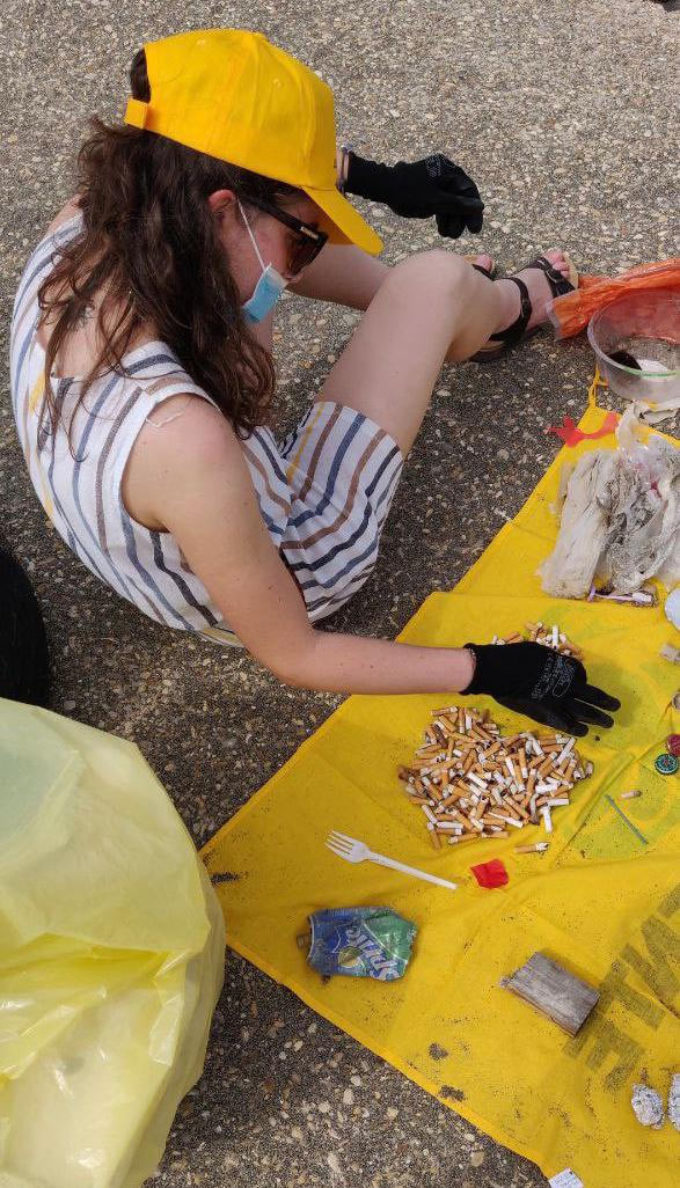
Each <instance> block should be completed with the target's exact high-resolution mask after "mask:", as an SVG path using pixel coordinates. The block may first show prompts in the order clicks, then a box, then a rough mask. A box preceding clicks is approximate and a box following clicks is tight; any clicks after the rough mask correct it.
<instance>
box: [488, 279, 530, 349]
mask: <svg viewBox="0 0 680 1188" xmlns="http://www.w3.org/2000/svg"><path fill="white" fill-rule="evenodd" d="M532 267H533V265H532ZM507 279H508V280H511V281H512V283H513V285H517V288H518V289H519V296H520V311H519V314H518V316H517V317H516V318H515V320H514V322H513V323H512V324H511V325H510V326H508V327H507V329H505V330H499V332H498V334H492V335H491V337H490V338H489V342H502V343H503V344H504V345H505V346H506V347H513V346H515V344H516V343H518V342H519V341H520V339H521V338H522V337H523V335H524V331H525V330H526V328H527V326H528V324H529V318H530V317H531V311H532V309H533V306H532V304H531V298H530V297H529V290H528V289H527V287H526V285H525V283H524V281H523V280H521V278H520V277H519V276H509V277H508V278H507Z"/></svg>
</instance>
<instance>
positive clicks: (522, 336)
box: [469, 252, 578, 363]
mask: <svg viewBox="0 0 680 1188" xmlns="http://www.w3.org/2000/svg"><path fill="white" fill-rule="evenodd" d="M564 258H565V260H566V262H567V264H568V265H569V274H568V277H566V276H563V275H562V273H561V272H558V270H557V269H556V268H555V266H554V265H553V264H551V263H550V260H548V259H547V257H546V256H537V257H536V259H535V260H532V261H531V263H530V264H525V265H523V267H522V268H521V269H519V271H520V272H525V271H527V269H529V268H535V269H537V270H539V271H540V272H544V273H545V275H546V278H547V280H548V285H549V286H550V293H551V296H552V297H553V298H555V297H561V296H562V295H563V294H564V293H573V291H574V289H577V288H578V272H577V270H576V268H575V267H574V265H573V264H572V262H571V260H570V259H569V256H568V255H567V253H566V252H565V253H564ZM474 267H475V266H474V265H473V268H474ZM478 271H480V272H486V269H483V268H478ZM507 279H508V280H511V281H513V283H514V284H516V285H517V288H518V289H519V294H520V312H519V314H518V316H517V317H516V318H515V321H514V322H513V323H512V325H510V326H508V327H507V329H506V330H500V331H499V332H498V334H492V335H491V337H490V338H489V342H490V343H494V342H497V343H499V344H500V345H499V346H486V347H482V349H481V351H477V353H476V354H475V355H471V356H470V359H469V362H471V363H490V362H491V361H492V360H493V359H500V358H502V356H503V355H506V354H507V353H508V351H510V350H512V348H513V347H515V346H517V344H518V343H520V342H526V341H527V340H528V339H530V338H533V336H534V334H537V333H538V331H539V330H540V329H541V328H542V326H543V324H544V323H543V322H540V323H539V324H538V326H532V328H531V330H527V326H528V324H529V319H530V317H531V312H532V308H533V307H532V304H531V298H530V297H529V290H528V289H527V287H526V285H525V283H524V281H523V280H522V279H521V278H520V277H519V276H509V277H508V278H507Z"/></svg>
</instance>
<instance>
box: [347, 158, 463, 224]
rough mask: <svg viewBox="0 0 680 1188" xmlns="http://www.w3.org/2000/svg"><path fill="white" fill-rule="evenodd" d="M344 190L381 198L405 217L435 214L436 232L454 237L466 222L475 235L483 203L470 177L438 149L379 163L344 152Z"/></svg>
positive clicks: (377, 200) (376, 198) (365, 196)
mask: <svg viewBox="0 0 680 1188" xmlns="http://www.w3.org/2000/svg"><path fill="white" fill-rule="evenodd" d="M344 189H345V192H346V193H348V194H358V196H359V197H360V198H369V199H370V200H371V201H372V202H382V203H384V204H385V206H389V208H390V210H393V211H394V213H395V214H398V215H401V216H402V217H403V218H405V219H428V218H430V217H431V216H432V215H436V216H437V230H438V231H439V234H440V235H445V236H448V237H449V238H450V239H458V236H459V235H462V234H463V231H464V230H465V228H466V227H467V229H468V231H472V233H473V234H474V235H476V234H477V233H478V232H479V231H481V229H482V218H483V215H482V211H483V210H484V203H483V202H482V200H481V198H480V196H479V190H478V189H477V187H476V185H475V183H474V182H473V180H472V178H471V177H468V175H467V173H465V171H464V170H463V169H461V168H460V166H459V165H454V163H453V161H449V159H448V157H444V156H442V154H441V153H434V154H433V156H431V157H425V158H424V160H422V161H414V162H413V164H410V165H409V164H408V163H407V162H406V161H398V162H397V164H396V165H379V164H378V163H377V162H376V161H366V160H364V159H363V158H362V157H357V155H356V153H349V154H348V166H347V180H346V182H345V186H344Z"/></svg>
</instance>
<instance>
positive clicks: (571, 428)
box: [546, 412, 619, 446]
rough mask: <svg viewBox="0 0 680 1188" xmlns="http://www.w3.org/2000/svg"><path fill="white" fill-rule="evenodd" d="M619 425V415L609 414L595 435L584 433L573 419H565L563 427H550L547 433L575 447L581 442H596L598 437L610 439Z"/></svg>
mask: <svg viewBox="0 0 680 1188" xmlns="http://www.w3.org/2000/svg"><path fill="white" fill-rule="evenodd" d="M618 423H619V416H618V413H615V412H608V413H607V415H606V417H605V419H604V421H603V422H602V424H601V425H600V428H599V429H596V430H595V432H594V433H584V432H583V430H582V429H579V427H578V425H577V424H576V423H575V422H574V421H573V420H572V418H571V417H565V418H564V421H563V423H562V424H561V425H549V426H548V428H547V429H546V433H554V434H555V437H561V438H562V441H563V442H564V444H565V445H567V446H575V445H578V443H579V442H580V441H596V440H597V439H598V437H609V435H610V433H613V432H614V430H615V429H616V426H617V425H618Z"/></svg>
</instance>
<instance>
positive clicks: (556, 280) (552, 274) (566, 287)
mask: <svg viewBox="0 0 680 1188" xmlns="http://www.w3.org/2000/svg"><path fill="white" fill-rule="evenodd" d="M527 268H536V269H539V270H540V271H541V272H544V273H545V275H546V278H547V281H548V285H549V286H550V293H551V295H552V296H553V297H562V296H563V294H564V293H573V291H574V286H573V285H572V283H571V281H570V280H567V278H566V276H563V275H562V273H561V272H558V271H557V269H556V268H555V265H554V264H551V263H550V260H548V259H547V257H546V256H537V257H536V259H535V260H532V261H531V264H527Z"/></svg>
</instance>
